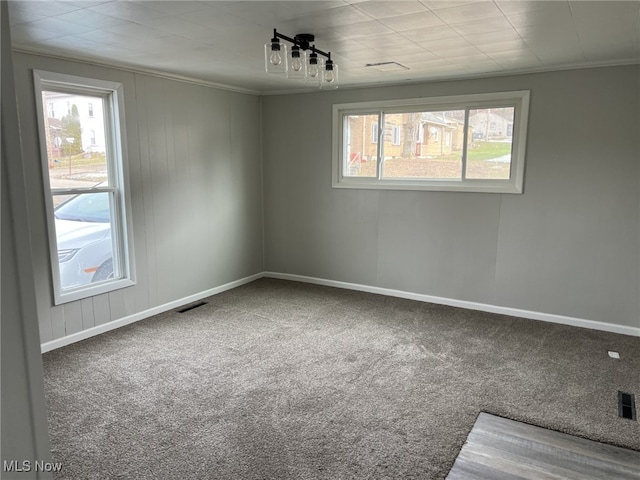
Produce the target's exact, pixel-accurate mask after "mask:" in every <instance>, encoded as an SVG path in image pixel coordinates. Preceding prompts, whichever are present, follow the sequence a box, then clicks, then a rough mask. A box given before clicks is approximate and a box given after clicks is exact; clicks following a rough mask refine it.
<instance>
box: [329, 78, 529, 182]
mask: <svg viewBox="0 0 640 480" xmlns="http://www.w3.org/2000/svg"><path fill="white" fill-rule="evenodd" d="M529 98H530V91H529V90H518V91H508V92H491V93H478V94H467V95H448V96H440V97H421V98H410V99H401V100H382V101H370V102H356V103H340V104H334V105H333V135H332V187H333V188H361V189H382V190H430V191H456V192H481V193H515V194H521V193H523V184H524V168H525V154H526V143H527V123H528V118H529ZM494 107H495V108H498V107H514V119H513V135H512V147H511V171H510V176H509V179H471V178H465V175H466V171H465V170H466V154H467V152H466V150H467V137H468V122H469V113H468V112H469V110H473V109H481V108H494ZM440 110H465V128H464V140H463V150H462V157H463V159H462V178H461V179H420V178H411V179H397V178H392V179H385V178H382V176H381V171H382V169H381V164H382V162H381V161H380V160H379V159H380V148H381V146H380V145H381V142H380V141H378V156H377V158H378V160H377V168H376V171H377V172H378V174H377V177H350V176H345V175H344V163H343V159H344V154H345V152H346V151H347V145H345V144H344V138H345V132H346V128H347V125H346V122H344V119H345V118H346V117H347V116H348V115H373V114H377V115H378V132H379V133H378V139H380V138H383V137H382V133H383V132H384V128H385V127H384V125H383V123H384V115H385V114H393V113H409V112H423V111H440Z"/></svg>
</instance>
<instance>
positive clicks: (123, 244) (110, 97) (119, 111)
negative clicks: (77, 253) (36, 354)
mask: <svg viewBox="0 0 640 480" xmlns="http://www.w3.org/2000/svg"><path fill="white" fill-rule="evenodd" d="M33 77H34V90H35V99H36V102H35V104H36V114H37V120H38V137H39V142H40V144H39V148H40V157H41V166H42V171H43V181H44V185H43V192H44V194H45V209H46V214H47V218H46V221H47V234H48V243H49V255H50V264H51V272H50V273H51V279H52V284H53V296H54V303H55V305H61V304H64V303H68V302H72V301H77V300H81V299H84V298H88V297H92V296H95V295H100V294H104V293H108V292H112V291H114V290H118V289H121V288H126V287H130V286H132V285H135V283H136V278H135V265H134V255H133V229H132V218H131V209H130V206H129V202H128V199H129V198H130V195H129V177H128V168H127V167H128V162H127V149H126V145H127V140H126V133H125V132H126V130H125V123H124V89H123V85H122V84H121V83H118V82H111V81H106V80H98V79H94V78H87V77H80V76H75V75H67V74H61V73H56V72H48V71H43V70H34V71H33ZM43 91H56V92H61V93H69V94H75V95H94V96H97V97H102V98H103V105H104V119H105V137H106V138H105V144H106V148H107V155H106V158H107V164H108V168H107V170H108V175H109V182H108V185H107V186H93V187H73V188H55V189H52V188H51V181H50V178H49V168H48V162H49V158H48V154H47V143H46V135H47V132H45V127H44V125H45V122H44V108H43V101H42V92H43ZM91 193H108V194H109V198H110V212H111V214H110V215H111V217H112V219H111V237H112V246H113V261H114V264H115V265H114V269H115V271H117V272H118V273H119V274H120V275H119V278H114V279H111V280H105V281H101V282H98V283H95V284H92V283H89V284H86V285H81V286H78V287H74V288H69V289H64V290H63V289H62V285H61V279H60V266H59V260H58V248H57V236H56V227H55V217H54V208H55V207H54V203H53V197H54V195H83V194H91Z"/></svg>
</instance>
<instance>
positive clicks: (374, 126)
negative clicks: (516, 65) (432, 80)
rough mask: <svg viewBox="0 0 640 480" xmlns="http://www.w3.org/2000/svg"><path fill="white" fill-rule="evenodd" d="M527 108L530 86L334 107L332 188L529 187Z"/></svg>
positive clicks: (489, 189)
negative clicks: (526, 172) (525, 183)
mask: <svg viewBox="0 0 640 480" xmlns="http://www.w3.org/2000/svg"><path fill="white" fill-rule="evenodd" d="M528 108H529V92H528V91H517V92H502V93H486V94H476V95H458V96H447V97H429V98H419V99H409V100H400V101H380V102H364V103H349V104H338V105H334V106H333V122H334V131H333V139H334V143H333V152H334V153H333V156H334V158H333V186H334V187H336V188H381V189H395V190H402V189H407V190H454V191H475V192H495V193H522V189H523V179H524V160H525V145H526V130H527V117H528ZM376 130H377V132H378V133H377V134H373V135H372V133H371V132H373V131H376ZM372 138H373V140H374V141H371V139H372Z"/></svg>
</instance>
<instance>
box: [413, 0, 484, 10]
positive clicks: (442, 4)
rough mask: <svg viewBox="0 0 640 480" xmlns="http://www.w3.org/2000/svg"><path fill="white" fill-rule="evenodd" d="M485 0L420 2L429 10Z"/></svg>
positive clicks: (427, 0)
mask: <svg viewBox="0 0 640 480" xmlns="http://www.w3.org/2000/svg"><path fill="white" fill-rule="evenodd" d="M482 1H486V0H420V3H421V4H423V5H424V6H425V7H427V8H430V9H431V10H438V9H440V8H449V7H458V6H461V5H470V4H472V3H478V2H482Z"/></svg>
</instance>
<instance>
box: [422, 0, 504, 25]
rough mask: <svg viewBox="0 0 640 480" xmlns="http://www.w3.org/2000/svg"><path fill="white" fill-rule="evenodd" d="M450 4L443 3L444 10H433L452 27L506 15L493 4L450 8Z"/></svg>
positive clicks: (478, 3)
mask: <svg viewBox="0 0 640 480" xmlns="http://www.w3.org/2000/svg"><path fill="white" fill-rule="evenodd" d="M447 3H448V2H443V6H442V8H437V9H433V8H432V10H433V11H434V12H435V13H436V15H438V16H439V17H440V18H441V19H442V20H444V21H445V22H446V23H448V24H450V25H454V24H457V23H465V22H470V21H476V22H478V21H480V20H484V19H486V18H494V17H503V16H504V14H503V13H502V12H501V11H500V9H499V8H498V7H497V6H496V5H495V3H493V2H477V3H471V4H468V5H460V6H457V7H450V6H448V4H447Z"/></svg>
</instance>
